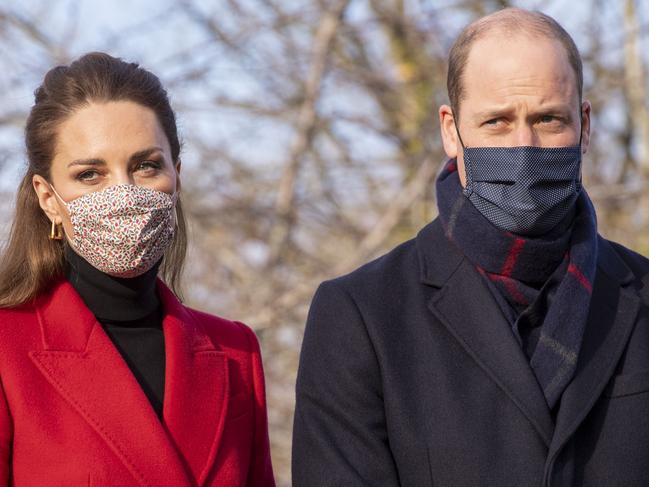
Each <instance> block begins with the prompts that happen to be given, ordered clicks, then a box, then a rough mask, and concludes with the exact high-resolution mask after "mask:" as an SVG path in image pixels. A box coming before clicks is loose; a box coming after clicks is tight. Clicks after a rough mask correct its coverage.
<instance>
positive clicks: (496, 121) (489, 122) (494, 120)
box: [484, 118, 503, 127]
mask: <svg viewBox="0 0 649 487" xmlns="http://www.w3.org/2000/svg"><path fill="white" fill-rule="evenodd" d="M502 121H503V120H502V118H492V119H490V120H487V121H486V122H485V123H484V125H489V126H490V127H495V126H497V125H500V124H501V123H502Z"/></svg>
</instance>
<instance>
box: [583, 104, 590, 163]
mask: <svg viewBox="0 0 649 487" xmlns="http://www.w3.org/2000/svg"><path fill="white" fill-rule="evenodd" d="M590 112H591V105H590V102H589V101H588V100H584V101H583V102H582V104H581V153H582V154H585V153H586V152H587V151H588V146H589V145H590Z"/></svg>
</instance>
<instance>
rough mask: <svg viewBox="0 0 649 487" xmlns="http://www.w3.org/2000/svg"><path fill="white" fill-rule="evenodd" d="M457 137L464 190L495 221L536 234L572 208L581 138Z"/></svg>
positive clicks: (503, 226)
mask: <svg viewBox="0 0 649 487" xmlns="http://www.w3.org/2000/svg"><path fill="white" fill-rule="evenodd" d="M458 136H459V131H458ZM460 143H461V144H462V149H463V154H464V167H465V169H466V187H465V188H464V195H465V196H466V197H467V198H469V201H471V203H472V204H473V206H475V207H476V208H477V209H478V211H480V213H482V215H483V216H484V217H485V218H486V219H487V220H489V221H490V222H491V223H492V224H493V225H495V226H496V227H498V228H500V229H502V230H507V231H510V232H513V233H516V234H518V235H523V236H539V235H543V234H544V233H547V232H549V231H550V230H551V229H552V228H554V227H555V226H556V225H557V224H558V223H559V222H560V221H561V220H562V219H563V218H564V217H565V216H566V215H567V214H568V213H569V212H570V211H571V210H572V209H573V208H574V206H575V201H577V196H578V195H579V191H580V190H581V139H580V142H579V145H576V146H568V147H529V146H524V147H474V148H467V147H465V146H464V143H463V142H462V139H461V137H460Z"/></svg>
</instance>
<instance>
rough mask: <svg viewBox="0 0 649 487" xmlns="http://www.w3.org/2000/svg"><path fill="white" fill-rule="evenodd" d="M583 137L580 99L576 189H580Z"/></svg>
mask: <svg viewBox="0 0 649 487" xmlns="http://www.w3.org/2000/svg"><path fill="white" fill-rule="evenodd" d="M583 138H584V117H583V114H582V112H581V101H580V102H579V179H578V180H577V191H578V192H579V191H581V187H582V184H581V179H582V170H581V168H582V159H581V155H582V152H581V143H582V140H583Z"/></svg>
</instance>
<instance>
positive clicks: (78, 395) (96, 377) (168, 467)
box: [30, 281, 192, 487]
mask: <svg viewBox="0 0 649 487" xmlns="http://www.w3.org/2000/svg"><path fill="white" fill-rule="evenodd" d="M37 314H38V319H39V322H40V325H41V331H42V336H43V350H35V351H32V352H30V357H31V359H32V361H33V362H34V364H35V365H36V366H37V367H38V369H39V370H40V371H41V372H42V374H43V375H44V376H45V378H46V379H47V380H48V381H49V382H50V383H51V384H52V386H53V387H54V388H55V389H56V390H57V391H58V393H59V394H60V395H61V396H63V398H64V399H65V400H66V401H67V402H68V403H69V404H70V406H71V407H72V408H74V409H75V410H76V411H77V412H78V413H79V415H80V416H81V417H82V418H83V419H84V420H85V421H86V422H87V423H88V424H89V425H90V426H91V427H92V428H93V429H94V430H95V431H96V432H97V434H98V435H99V436H100V437H101V438H102V439H103V440H104V441H105V442H106V444H107V445H108V447H109V448H110V449H111V450H112V451H113V453H114V454H115V455H116V456H117V458H119V459H120V460H121V461H122V463H123V464H124V465H125V466H126V468H127V469H128V470H129V471H130V472H131V474H132V475H133V477H134V478H135V479H136V481H137V482H138V483H139V484H140V485H143V486H149V485H159V486H165V487H166V486H168V487H172V486H174V487H175V486H190V485H192V484H191V483H190V481H189V479H188V477H187V475H186V473H185V469H184V468H183V466H182V463H181V461H180V458H179V457H178V455H177V454H176V451H175V449H174V448H173V446H172V445H171V443H170V442H169V438H168V436H167V434H166V433H165V431H164V429H163V427H162V425H161V423H160V421H159V420H158V417H157V416H156V414H155V411H154V410H153V408H152V407H151V405H150V404H149V401H148V399H147V397H146V396H145V394H144V392H143V391H142V389H141V388H140V386H139V384H138V382H137V380H136V379H135V377H134V376H133V374H132V373H131V371H130V370H129V368H128V365H127V364H126V362H124V360H123V359H122V357H121V355H120V354H119V352H118V351H117V349H116V348H115V347H114V346H113V344H112V342H111V340H110V338H109V337H108V336H107V335H106V333H105V332H104V331H103V329H102V327H101V325H100V324H99V323H98V322H97V321H96V320H95V317H94V316H93V314H92V313H91V312H90V310H88V308H87V307H86V306H85V305H84V303H83V301H82V300H81V298H80V297H79V295H78V294H77V293H76V291H75V290H74V289H73V288H72V286H71V285H70V284H69V283H67V282H65V281H62V282H61V283H59V284H58V285H57V286H56V289H55V290H54V292H53V293H52V294H51V295H50V296H48V297H45V298H44V299H43V300H42V301H41V302H40V303H39V304H38V305H37Z"/></svg>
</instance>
